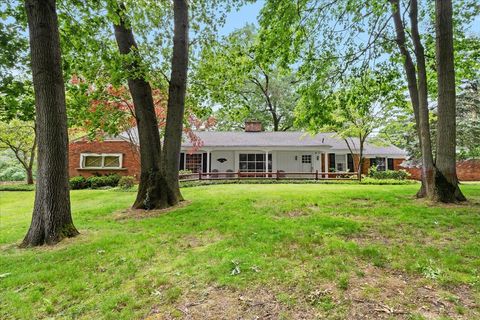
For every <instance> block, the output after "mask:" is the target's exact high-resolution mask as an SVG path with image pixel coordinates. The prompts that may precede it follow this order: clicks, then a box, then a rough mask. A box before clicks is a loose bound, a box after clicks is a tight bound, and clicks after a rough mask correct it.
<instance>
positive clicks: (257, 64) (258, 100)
mask: <svg viewBox="0 0 480 320" xmlns="http://www.w3.org/2000/svg"><path fill="white" fill-rule="evenodd" d="M262 45H263V44H262V43H261V42H260V39H259V38H258V35H257V30H256V29H255V27H254V26H252V25H247V26H245V27H243V28H241V29H238V30H235V31H234V32H232V33H231V34H229V35H228V36H226V37H224V38H223V39H222V40H221V41H219V42H213V43H212V44H211V45H210V46H207V47H205V48H204V50H203V51H202V52H201V54H200V59H199V63H198V64H197V66H196V67H195V68H194V72H193V75H192V76H193V79H192V83H193V84H194V85H193V86H192V88H191V89H192V94H193V95H194V96H195V97H196V99H197V100H201V101H203V103H204V104H206V105H208V106H209V107H211V108H212V109H213V108H214V107H215V106H217V105H220V108H219V110H218V111H216V118H217V119H218V127H219V128H220V129H222V130H230V129H240V128H242V127H243V123H244V121H245V120H246V119H256V120H260V121H262V122H263V124H264V126H265V128H266V129H267V130H276V131H284V130H288V129H290V128H292V127H293V109H294V107H295V105H296V103H297V100H298V94H297V92H296V89H297V87H298V81H297V79H296V77H295V74H294V73H293V72H292V71H290V69H289V68H283V67H281V66H280V65H279V64H276V63H271V62H270V61H268V60H267V59H264V57H263V56H262V55H261V54H260V52H259V50H260V47H261V46H262ZM195 84H198V85H195Z"/></svg>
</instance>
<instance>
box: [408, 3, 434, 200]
mask: <svg viewBox="0 0 480 320" xmlns="http://www.w3.org/2000/svg"><path fill="white" fill-rule="evenodd" d="M410 5H411V8H410V24H411V29H412V40H413V45H414V48H415V50H414V51H415V58H416V61H417V75H418V87H417V88H418V118H419V121H418V122H419V126H420V139H421V144H420V146H421V148H422V174H423V177H424V183H425V186H424V191H425V193H426V194H425V196H426V197H427V198H433V192H434V185H435V170H436V169H435V165H434V162H433V153H432V139H431V135H430V122H429V111H428V84H427V69H426V67H425V49H424V47H423V45H422V42H421V39H420V33H419V30H418V4H417V0H412V1H411V3H410Z"/></svg>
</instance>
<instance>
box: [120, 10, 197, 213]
mask: <svg viewBox="0 0 480 320" xmlns="http://www.w3.org/2000/svg"><path fill="white" fill-rule="evenodd" d="M173 10H174V26H175V27H174V41H173V54H172V76H171V79H170V82H169V95H168V107H167V118H166V127H165V139H164V140H165V142H164V150H163V153H162V146H161V144H160V135H159V131H158V123H157V118H156V115H155V108H154V102H153V98H152V89H151V87H150V84H149V83H148V82H147V81H146V80H145V75H143V74H142V70H141V64H140V61H141V58H140V56H139V55H138V54H137V52H138V51H137V50H138V49H137V48H138V46H137V44H136V42H135V39H134V36H133V31H132V29H131V28H130V27H129V25H128V22H127V20H126V16H125V7H124V6H119V7H118V8H117V14H118V15H119V20H118V23H114V28H115V38H116V40H117V44H118V47H119V50H120V53H121V54H122V55H129V56H130V58H132V59H131V60H130V63H129V64H128V66H127V68H128V70H129V71H130V76H129V78H128V87H129V89H130V93H131V95H132V98H133V103H134V106H135V115H136V122H137V126H138V133H139V135H138V136H139V143H140V159H141V160H140V161H141V175H140V185H139V188H138V193H137V199H136V200H135V203H134V205H133V207H134V208H141V209H154V208H155V209H156V208H165V207H168V206H172V205H175V204H177V203H178V202H179V201H182V200H183V197H182V195H181V193H180V187H179V183H178V170H179V161H180V160H179V159H180V147H181V139H182V125H183V114H184V109H185V92H186V81H187V68H188V4H187V2H186V1H184V0H178V1H175V2H174V6H173Z"/></svg>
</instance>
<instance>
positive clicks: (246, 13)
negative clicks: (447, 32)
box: [220, 0, 480, 36]
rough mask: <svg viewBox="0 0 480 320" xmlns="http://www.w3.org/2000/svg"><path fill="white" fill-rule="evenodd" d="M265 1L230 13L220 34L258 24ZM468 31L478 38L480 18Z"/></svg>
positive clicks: (259, 0) (261, 0)
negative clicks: (246, 25)
mask: <svg viewBox="0 0 480 320" xmlns="http://www.w3.org/2000/svg"><path fill="white" fill-rule="evenodd" d="M264 3H265V0H258V1H256V2H255V3H252V4H247V5H244V6H243V7H242V8H240V10H239V11H233V12H230V13H229V14H228V15H227V20H226V22H225V25H224V26H223V28H221V30H220V33H221V34H222V35H227V34H229V33H231V32H232V31H234V30H235V29H238V28H241V27H243V26H244V25H245V24H247V23H254V24H258V15H259V14H260V10H261V9H262V6H263V4H264ZM470 31H471V32H472V33H474V34H476V35H478V36H480V16H477V18H476V19H475V21H474V22H473V23H472V26H471V29H470Z"/></svg>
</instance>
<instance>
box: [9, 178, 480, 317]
mask: <svg viewBox="0 0 480 320" xmlns="http://www.w3.org/2000/svg"><path fill="white" fill-rule="evenodd" d="M417 188H418V185H398V186H397V185H391V186H376V185H349V184H321V185H313V184H311V185H294V184H289V185H281V184H276V185H245V184H242V185H214V186H200V187H197V188H186V189H183V194H184V196H185V198H186V199H188V200H189V201H191V202H190V203H188V204H187V205H185V206H182V207H179V208H177V209H175V210H172V211H169V212H164V213H161V214H158V215H156V216H151V217H148V218H143V219H118V218H119V217H121V216H122V215H124V214H122V213H120V212H119V210H122V209H125V208H127V207H128V206H129V205H130V204H131V203H132V202H133V200H134V197H135V193H133V192H119V191H115V190H79V191H73V192H72V193H71V195H72V211H73V217H74V222H75V225H76V227H77V228H78V229H79V231H80V232H81V235H80V236H79V237H76V238H74V239H67V240H65V241H63V242H62V243H60V244H59V245H57V246H56V247H42V248H35V249H19V248H18V247H17V246H16V245H17V244H18V243H20V242H21V240H22V237H23V236H24V235H25V233H26V231H27V229H28V226H29V222H30V219H31V210H32V204H33V198H34V193H33V192H2V193H0V319H38V318H49V317H52V318H65V319H71V318H81V319H132V318H142V317H144V316H146V315H148V314H151V313H152V312H153V311H152V310H155V314H156V313H159V314H161V315H167V316H168V317H176V316H178V317H182V316H183V315H184V313H183V312H182V311H179V310H182V309H181V308H180V307H181V306H184V305H185V304H186V303H187V302H188V301H191V300H193V301H194V302H197V303H198V306H197V308H201V304H202V303H207V302H206V301H208V300H212V299H215V297H216V296H217V295H218V296H220V297H222V299H224V300H225V301H230V300H228V299H227V298H226V297H228V296H229V295H234V296H235V297H236V298H235V299H234V300H232V301H237V302H238V295H239V294H243V295H246V296H254V297H255V296H263V297H265V294H263V295H261V293H262V292H264V291H263V290H265V288H268V294H269V296H270V300H271V301H270V303H271V304H275V305H278V306H279V308H280V310H281V312H282V313H279V314H278V318H282V317H283V318H287V319H288V318H291V317H293V318H294V317H295V314H296V312H297V311H298V310H297V309H295V308H297V307H299V306H300V307H301V309H302V310H312V312H314V313H316V314H319V315H320V316H322V317H325V318H332V319H347V318H349V315H351V312H352V310H363V309H362V306H363V307H364V306H366V305H368V303H381V304H382V305H388V306H389V307H395V308H397V309H402V310H403V311H405V312H406V313H405V314H403V313H402V315H405V319H407V318H408V317H410V318H411V319H421V318H422V317H424V315H422V312H423V311H422V310H423V309H420V307H421V304H420V303H419V302H418V301H417V300H418V299H420V298H419V297H420V293H418V292H421V290H426V289H422V288H424V287H426V288H431V289H429V290H431V292H432V293H431V294H433V295H434V296H435V297H436V299H437V300H441V301H443V303H444V304H445V305H446V307H442V308H443V309H441V310H440V309H439V310H437V315H438V316H439V317H445V318H446V319H448V318H449V317H450V318H456V317H465V319H473V318H476V317H477V316H478V317H479V318H480V315H479V313H478V312H479V310H478V306H476V305H475V301H478V300H479V298H480V276H479V274H480V231H479V230H480V185H479V184H468V185H464V186H463V187H462V188H463V190H464V192H465V194H466V196H467V197H468V198H469V199H470V202H469V203H468V204H462V205H449V206H447V205H439V206H434V205H431V204H428V203H425V202H423V201H418V200H415V199H413V197H412V195H413V194H414V193H415V191H416V189H417ZM232 274H234V275H232ZM405 279H406V280H405ZM402 281H403V282H402ZM206 290H207V291H208V292H209V295H207V296H206V297H207V298H202V299H203V300H202V299H200V298H198V297H199V296H202V293H204V292H205V291H206ZM212 290H213V291H212ZM398 290H400V291H402V292H403V293H402V294H401V295H400V294H398ZM219 292H220V293H221V294H220V293H219ZM215 293H219V294H217V295H216V294H215ZM352 296H354V297H355V299H354V300H352V299H351V297H352ZM202 297H203V296H202ZM264 299H266V298H264ZM362 300H363V301H364V302H362V303H360V302H358V301H362ZM198 301H200V302H198ZM222 301H223V300H222ZM472 301H474V302H472ZM417 302H418V303H417ZM222 303H226V302H222ZM239 303H240V302H239ZM241 303H244V302H241ZM425 303H426V302H422V304H425ZM417 304H418V305H417ZM477 304H478V302H477ZM269 305H270V304H267V303H265V304H264V305H263V306H264V308H268V306H269ZM249 308H250V307H249ZM252 308H253V307H251V309H252ZM256 308H259V307H256ZM432 308H434V307H432ZM190 309H192V310H193V309H195V307H190ZM367 309H368V310H370V309H372V310H373V307H372V308H366V309H365V310H367ZM377 309H378V307H377ZM212 310H214V309H213V308H212ZM224 310H229V309H228V306H224ZM232 310H233V309H232ZM249 310H250V309H249ZM252 310H253V311H255V310H257V309H254V308H253V309H252ZM252 310H250V311H252ZM442 310H443V311H442ZM253 311H252V312H253ZM430 311H431V310H430ZM190 312H193V311H191V310H190ZM225 312H227V315H228V311H225ZM232 312H233V311H232ZM255 312H256V311H255ZM365 312H367V311H365ZM372 312H373V311H372ZM376 315H382V316H385V314H376ZM167 316H166V318H168V317H167ZM217 317H218V318H220V316H218V315H217ZM161 318H162V317H160V319H161ZM199 318H202V317H199ZM203 318H208V317H207V316H205V317H203ZM213 318H215V317H213ZM227 318H229V317H227ZM374 318H375V317H374ZM427 318H428V317H427Z"/></svg>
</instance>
